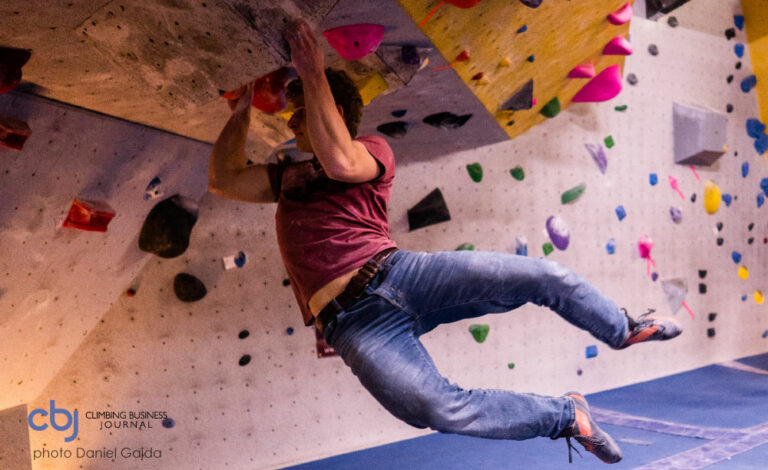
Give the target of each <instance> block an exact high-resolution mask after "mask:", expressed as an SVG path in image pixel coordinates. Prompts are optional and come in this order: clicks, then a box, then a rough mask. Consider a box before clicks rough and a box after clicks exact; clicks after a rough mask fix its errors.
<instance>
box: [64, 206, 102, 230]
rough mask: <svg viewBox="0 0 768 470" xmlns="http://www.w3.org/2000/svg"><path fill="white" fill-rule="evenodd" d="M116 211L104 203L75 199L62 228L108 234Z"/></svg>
mask: <svg viewBox="0 0 768 470" xmlns="http://www.w3.org/2000/svg"><path fill="white" fill-rule="evenodd" d="M114 216H115V210H114V209H112V208H111V207H110V206H109V204H107V203H106V202H102V201H89V200H86V199H75V200H74V202H72V207H71V208H70V209H69V214H68V215H67V218H66V220H64V223H63V224H62V226H64V227H68V228H76V229H80V230H85V231H87V232H106V231H107V225H108V224H109V222H110V221H111V220H112V218H113V217H114Z"/></svg>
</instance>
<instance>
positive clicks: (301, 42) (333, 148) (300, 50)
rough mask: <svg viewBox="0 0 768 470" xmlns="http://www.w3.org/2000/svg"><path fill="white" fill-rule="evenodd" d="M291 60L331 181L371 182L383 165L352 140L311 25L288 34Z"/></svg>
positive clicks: (301, 25) (312, 136)
mask: <svg viewBox="0 0 768 470" xmlns="http://www.w3.org/2000/svg"><path fill="white" fill-rule="evenodd" d="M286 39H287V40H288V43H289V45H290V46H291V59H292V61H293V64H294V67H296V71H297V72H298V74H299V76H300V77H301V81H302V83H303V85H304V112H305V116H306V120H307V132H308V134H309V136H308V137H309V141H310V142H311V144H312V149H313V150H314V152H315V156H317V159H318V160H319V161H320V164H321V165H322V166H323V169H324V170H325V173H326V175H328V177H329V178H331V179H335V180H339V181H344V182H347V183H362V182H365V181H370V180H372V179H374V178H376V177H377V176H378V175H379V165H378V163H377V162H376V159H374V158H373V156H372V155H371V154H370V153H369V152H368V150H367V149H366V148H365V146H364V145H363V144H362V143H360V142H357V141H354V140H352V136H350V134H349V131H348V130H347V126H346V124H345V123H344V118H343V117H342V115H341V113H340V112H339V108H338V107H337V105H336V103H335V101H334V99H333V94H332V93H331V87H330V85H329V84H328V79H327V78H326V77H325V67H324V58H323V51H322V48H321V47H320V44H319V43H318V41H317V38H316V37H315V35H314V33H313V32H312V29H311V28H310V26H309V25H308V24H307V23H306V22H304V21H301V22H299V23H298V24H297V25H296V27H295V29H294V30H293V31H292V32H290V33H288V34H287V35H286Z"/></svg>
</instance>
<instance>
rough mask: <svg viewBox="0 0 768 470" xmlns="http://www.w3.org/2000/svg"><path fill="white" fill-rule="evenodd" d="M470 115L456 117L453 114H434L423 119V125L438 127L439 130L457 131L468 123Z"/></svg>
mask: <svg viewBox="0 0 768 470" xmlns="http://www.w3.org/2000/svg"><path fill="white" fill-rule="evenodd" d="M471 117H472V115H471V114H464V115H462V116H457V115H455V114H453V113H449V112H442V113H436V114H430V115H429V116H427V117H425V118H424V123H425V124H429V125H430V126H434V127H439V128H441V129H458V128H459V127H461V126H463V125H464V124H466V123H467V121H469V118H471Z"/></svg>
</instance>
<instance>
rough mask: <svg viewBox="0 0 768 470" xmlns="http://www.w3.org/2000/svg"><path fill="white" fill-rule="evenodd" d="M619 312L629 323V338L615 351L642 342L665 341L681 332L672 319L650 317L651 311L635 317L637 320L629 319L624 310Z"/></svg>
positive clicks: (652, 311)
mask: <svg viewBox="0 0 768 470" xmlns="http://www.w3.org/2000/svg"><path fill="white" fill-rule="evenodd" d="M621 310H622V311H623V312H624V315H625V316H626V317H627V321H628V322H629V336H628V337H627V339H626V340H624V344H622V345H621V346H619V347H618V348H616V349H624V348H627V347H629V346H631V345H633V344H637V343H642V342H643V341H665V340H668V339H672V338H674V337H676V336H678V335H679V334H680V333H682V332H683V329H682V328H680V325H678V324H677V322H676V321H675V320H673V319H672V318H668V317H652V316H650V315H651V314H653V313H654V312H655V310H653V309H650V310H648V311H647V312H645V313H644V314H642V315H640V316H639V317H637V320H635V319H633V318H632V317H630V316H629V314H628V313H627V310H626V309H623V308H622V309H621Z"/></svg>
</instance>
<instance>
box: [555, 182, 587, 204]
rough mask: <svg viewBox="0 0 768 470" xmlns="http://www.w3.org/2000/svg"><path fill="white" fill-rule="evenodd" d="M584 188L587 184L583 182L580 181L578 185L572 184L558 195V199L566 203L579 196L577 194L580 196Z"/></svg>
mask: <svg viewBox="0 0 768 470" xmlns="http://www.w3.org/2000/svg"><path fill="white" fill-rule="evenodd" d="M585 189H587V185H586V184H584V183H581V184H580V185H578V186H574V187H573V188H571V189H569V190H568V191H566V192H564V193H563V195H562V196H561V197H560V200H561V201H562V202H563V204H568V203H569V202H572V201H575V200H576V199H578V198H579V196H581V194H582V193H583V192H584V190H585Z"/></svg>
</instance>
